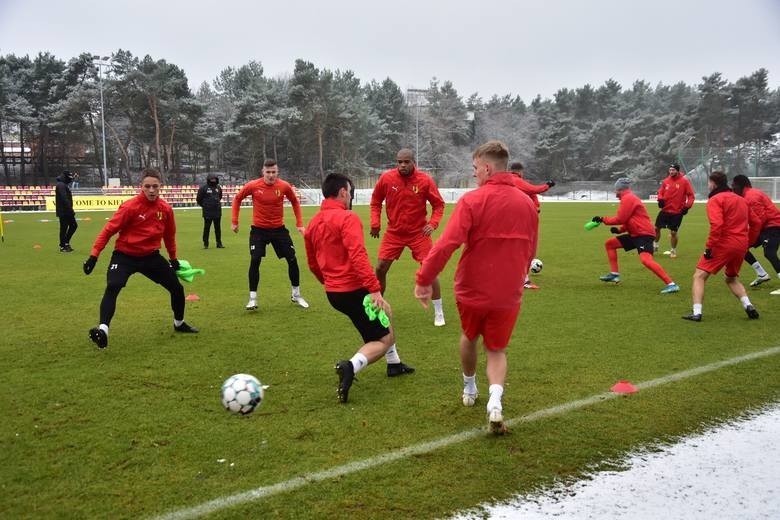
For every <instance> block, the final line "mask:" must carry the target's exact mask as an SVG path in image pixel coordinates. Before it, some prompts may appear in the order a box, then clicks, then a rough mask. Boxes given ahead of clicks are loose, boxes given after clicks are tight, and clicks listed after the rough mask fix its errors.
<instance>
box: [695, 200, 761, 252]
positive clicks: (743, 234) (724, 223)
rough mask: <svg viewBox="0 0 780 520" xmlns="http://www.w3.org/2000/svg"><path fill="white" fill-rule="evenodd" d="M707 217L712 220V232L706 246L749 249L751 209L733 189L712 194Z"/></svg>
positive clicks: (708, 202) (708, 247)
mask: <svg viewBox="0 0 780 520" xmlns="http://www.w3.org/2000/svg"><path fill="white" fill-rule="evenodd" d="M707 219H708V220H709V221H710V234H709V236H708V237H707V244H706V245H705V246H704V247H706V248H707V249H741V250H743V251H747V250H748V227H749V224H748V222H749V219H750V209H749V208H748V204H747V202H746V201H745V199H743V198H742V197H740V196H739V195H737V194H736V193H734V192H733V191H731V190H723V191H718V192H717V193H715V194H710V199H709V200H708V201H707Z"/></svg>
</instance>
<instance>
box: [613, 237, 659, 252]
mask: <svg viewBox="0 0 780 520" xmlns="http://www.w3.org/2000/svg"><path fill="white" fill-rule="evenodd" d="M617 239H618V240H620V244H621V245H622V246H623V249H625V250H626V251H631V250H632V249H636V252H637V253H650V254H651V255H652V254H653V241H654V240H655V237H651V236H642V237H632V236H631V235H618V237H617Z"/></svg>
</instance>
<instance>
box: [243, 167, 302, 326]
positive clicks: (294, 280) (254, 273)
mask: <svg viewBox="0 0 780 520" xmlns="http://www.w3.org/2000/svg"><path fill="white" fill-rule="evenodd" d="M249 196H251V197H252V229H251V231H250V232H249V256H250V261H249V303H247V304H246V309H247V310H248V311H253V310H256V309H257V287H258V285H260V262H261V261H262V260H263V257H264V256H265V249H266V246H268V244H271V245H272V246H273V248H274V252H275V253H276V257H277V258H284V259H285V260H287V275H288V276H289V277H290V285H291V286H292V293H291V296H290V300H291V301H292V302H293V303H295V304H297V305H299V306H301V307H303V308H304V309H307V308H308V307H309V304H308V303H307V302H306V300H304V299H303V296H301V287H300V283H301V272H300V268H299V267H298V259H297V258H296V257H295V247H294V246H293V242H292V238H290V232H289V231H288V230H287V228H286V227H284V199H285V198H286V199H287V200H289V201H290V204H292V209H293V213H294V214H295V227H296V228H297V229H298V231H299V232H300V233H301V234H303V232H304V227H303V216H302V215H301V203H300V202H299V201H298V197H297V196H296V195H295V191H294V190H293V188H292V186H291V185H290V184H289V183H287V182H285V181H283V180H282V179H280V178H279V167H278V166H277V165H276V161H275V160H273V159H266V160H265V162H264V163H263V171H262V173H261V177H260V178H259V179H255V180H253V181H249V182H248V183H246V184H244V186H243V187H242V188H241V189H240V190H239V192H238V193H237V194H236V196H235V197H234V198H233V208H232V210H233V211H232V225H231V229H232V230H233V233H238V214H239V211H240V210H241V201H242V200H244V199H245V198H246V197H249Z"/></svg>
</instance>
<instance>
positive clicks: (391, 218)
mask: <svg viewBox="0 0 780 520" xmlns="http://www.w3.org/2000/svg"><path fill="white" fill-rule="evenodd" d="M426 201H427V202H430V204H431V209H432V211H431V218H430V220H428V207H427V205H426ZM382 202H384V203H385V211H386V212H387V230H388V231H391V232H393V233H396V234H399V235H414V234H417V233H420V232H421V231H422V229H423V227H425V224H426V223H427V224H429V225H430V226H431V227H432V228H434V229H436V228H437V227H439V222H441V218H442V216H443V215H444V199H442V197H441V194H440V193H439V188H437V187H436V183H435V182H433V179H432V178H431V177H430V175H428V174H427V173H425V172H423V171H420V170H418V169H416V168H415V170H414V171H413V172H412V173H411V174H410V175H407V176H404V175H401V173H400V172H399V171H398V168H394V169H392V170H387V171H386V172H384V173H383V174H382V175H381V176H380V177H379V180H378V181H377V183H376V186H374V191H373V192H372V193H371V229H380V228H381V227H382V226H381V217H382Z"/></svg>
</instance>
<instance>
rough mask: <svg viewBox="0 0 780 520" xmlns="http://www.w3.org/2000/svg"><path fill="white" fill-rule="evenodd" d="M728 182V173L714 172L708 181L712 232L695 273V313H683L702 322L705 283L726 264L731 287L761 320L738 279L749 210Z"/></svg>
mask: <svg viewBox="0 0 780 520" xmlns="http://www.w3.org/2000/svg"><path fill="white" fill-rule="evenodd" d="M727 181H728V179H727V178H726V174H725V173H723V172H712V173H711V174H710V177H709V181H708V183H707V184H708V187H709V189H710V194H709V200H707V219H708V220H709V221H710V233H709V235H708V236H707V243H706V244H705V245H704V248H705V249H704V254H703V255H702V256H701V258H700V259H699V263H698V264H696V271H694V273H693V285H692V288H691V293H692V296H693V312H691V314H686V315H685V316H683V317H682V318H683V319H684V320H690V321H701V315H702V302H703V301H704V284H705V282H706V281H707V279H708V278H709V277H710V275H713V274H717V273H718V271H720V270H721V269H723V268H724V267H725V275H726V276H725V278H724V281H725V282H726V285H727V286H728V288H729V290H730V291H731V293H732V294H733V295H734V296H736V297H737V298H738V299H739V302H740V303H741V304H742V308H743V309H745V313H747V315H748V318H750V319H751V320H756V319H758V311H757V310H756V308H755V307H753V304H751V303H750V298H748V295H747V292H745V287H744V286H743V285H742V283H741V282H740V281H739V268H740V267H741V266H742V260H743V258H744V257H745V251H747V250H748V244H749V241H748V239H749V228H750V224H749V222H750V209H749V208H748V204H747V202H746V201H745V199H743V198H742V197H740V196H739V195H737V194H736V193H734V192H733V191H731V190H730V189H729V187H728V184H727Z"/></svg>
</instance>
